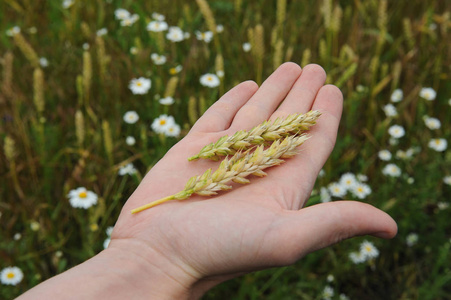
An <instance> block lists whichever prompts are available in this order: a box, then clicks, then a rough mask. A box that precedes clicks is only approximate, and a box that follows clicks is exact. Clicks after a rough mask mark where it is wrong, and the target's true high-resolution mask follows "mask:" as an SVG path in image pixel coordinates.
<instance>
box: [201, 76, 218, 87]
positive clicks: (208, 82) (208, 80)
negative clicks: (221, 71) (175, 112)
mask: <svg viewBox="0 0 451 300" xmlns="http://www.w3.org/2000/svg"><path fill="white" fill-rule="evenodd" d="M200 83H201V84H202V85H203V86H208V87H210V88H214V87H217V86H218V85H219V83H220V81H219V78H218V76H216V75H215V74H211V73H207V74H204V75H202V76H201V77H200Z"/></svg>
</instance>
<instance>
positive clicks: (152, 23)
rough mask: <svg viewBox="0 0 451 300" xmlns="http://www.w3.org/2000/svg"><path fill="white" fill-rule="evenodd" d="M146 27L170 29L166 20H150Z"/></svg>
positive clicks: (156, 29)
mask: <svg viewBox="0 0 451 300" xmlns="http://www.w3.org/2000/svg"><path fill="white" fill-rule="evenodd" d="M146 28H147V31H153V32H161V31H165V30H168V23H166V22H164V21H150V22H149V24H147V27H146Z"/></svg>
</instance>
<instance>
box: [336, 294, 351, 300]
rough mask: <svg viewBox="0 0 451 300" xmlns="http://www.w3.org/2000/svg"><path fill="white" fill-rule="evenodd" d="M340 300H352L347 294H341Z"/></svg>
mask: <svg viewBox="0 0 451 300" xmlns="http://www.w3.org/2000/svg"><path fill="white" fill-rule="evenodd" d="M338 299H339V300H350V299H349V297H348V296H346V295H345V294H340V296H338Z"/></svg>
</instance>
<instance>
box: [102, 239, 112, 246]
mask: <svg viewBox="0 0 451 300" xmlns="http://www.w3.org/2000/svg"><path fill="white" fill-rule="evenodd" d="M110 242H111V238H110V237H107V238H106V239H105V240H104V241H103V249H106V248H108V246H109V245H110Z"/></svg>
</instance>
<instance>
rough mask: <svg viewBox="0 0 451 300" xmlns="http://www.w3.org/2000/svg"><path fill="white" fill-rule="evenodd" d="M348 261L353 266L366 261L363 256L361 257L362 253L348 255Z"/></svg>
mask: <svg viewBox="0 0 451 300" xmlns="http://www.w3.org/2000/svg"><path fill="white" fill-rule="evenodd" d="M349 259H350V260H351V261H352V262H353V263H355V264H360V263H363V262H365V261H366V257H365V255H363V253H361V252H351V253H349Z"/></svg>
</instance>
